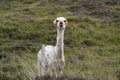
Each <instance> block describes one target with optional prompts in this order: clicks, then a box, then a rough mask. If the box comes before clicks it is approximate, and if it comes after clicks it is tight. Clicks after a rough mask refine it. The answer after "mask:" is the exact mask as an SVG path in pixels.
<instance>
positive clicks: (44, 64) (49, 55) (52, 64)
mask: <svg viewBox="0 0 120 80" xmlns="http://www.w3.org/2000/svg"><path fill="white" fill-rule="evenodd" d="M53 23H54V24H55V25H56V26H57V42H56V46H52V45H47V46H45V45H42V48H41V50H40V51H39V52H38V55H37V57H38V76H46V75H49V76H55V77H58V76H61V74H62V70H63V68H64V65H65V57H64V42H63V40H64V31H65V27H66V23H67V20H66V19H65V18H64V17H58V18H57V19H55V20H54V21H53Z"/></svg>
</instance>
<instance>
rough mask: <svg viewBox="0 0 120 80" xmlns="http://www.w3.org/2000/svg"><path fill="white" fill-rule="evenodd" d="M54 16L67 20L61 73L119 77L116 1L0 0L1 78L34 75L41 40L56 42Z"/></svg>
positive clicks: (90, 78)
mask: <svg viewBox="0 0 120 80" xmlns="http://www.w3.org/2000/svg"><path fill="white" fill-rule="evenodd" d="M58 16H64V17H65V18H67V20H68V24H67V27H66V31H65V40H64V44H65V58H66V65H65V68H64V74H65V75H67V76H68V77H71V78H72V77H75V76H76V77H80V79H81V80H119V79H120V1H119V0H57V1H56V0H9V1H8V0H1V1H0V80H34V79H35V78H36V76H37V57H36V56H37V52H38V51H39V49H40V48H41V44H52V45H55V43H56V27H55V26H54V25H53V20H54V19H55V18H56V17H58ZM68 80H75V79H68ZM76 80H77V78H76ZM78 80H79V79H78Z"/></svg>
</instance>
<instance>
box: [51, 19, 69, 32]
mask: <svg viewBox="0 0 120 80" xmlns="http://www.w3.org/2000/svg"><path fill="white" fill-rule="evenodd" d="M53 23H54V24H56V25H57V28H58V29H59V30H61V29H65V27H66V23H67V20H66V19H65V18H64V17H57V19H55V20H54V21H53Z"/></svg>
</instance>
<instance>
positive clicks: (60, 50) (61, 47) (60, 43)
mask: <svg viewBox="0 0 120 80" xmlns="http://www.w3.org/2000/svg"><path fill="white" fill-rule="evenodd" d="M63 40H64V30H63V29H57V43H56V47H57V52H58V53H57V54H58V55H57V56H58V58H63V56H64V42H63Z"/></svg>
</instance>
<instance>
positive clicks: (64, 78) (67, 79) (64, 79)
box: [35, 75, 87, 80]
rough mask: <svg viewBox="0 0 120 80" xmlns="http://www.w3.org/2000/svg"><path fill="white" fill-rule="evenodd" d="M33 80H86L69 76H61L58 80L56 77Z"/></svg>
mask: <svg viewBox="0 0 120 80" xmlns="http://www.w3.org/2000/svg"><path fill="white" fill-rule="evenodd" d="M35 80H87V79H83V78H81V77H79V76H69V75H63V76H62V77H60V78H56V77H50V76H44V77H38V76H37V77H36V78H35Z"/></svg>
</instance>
